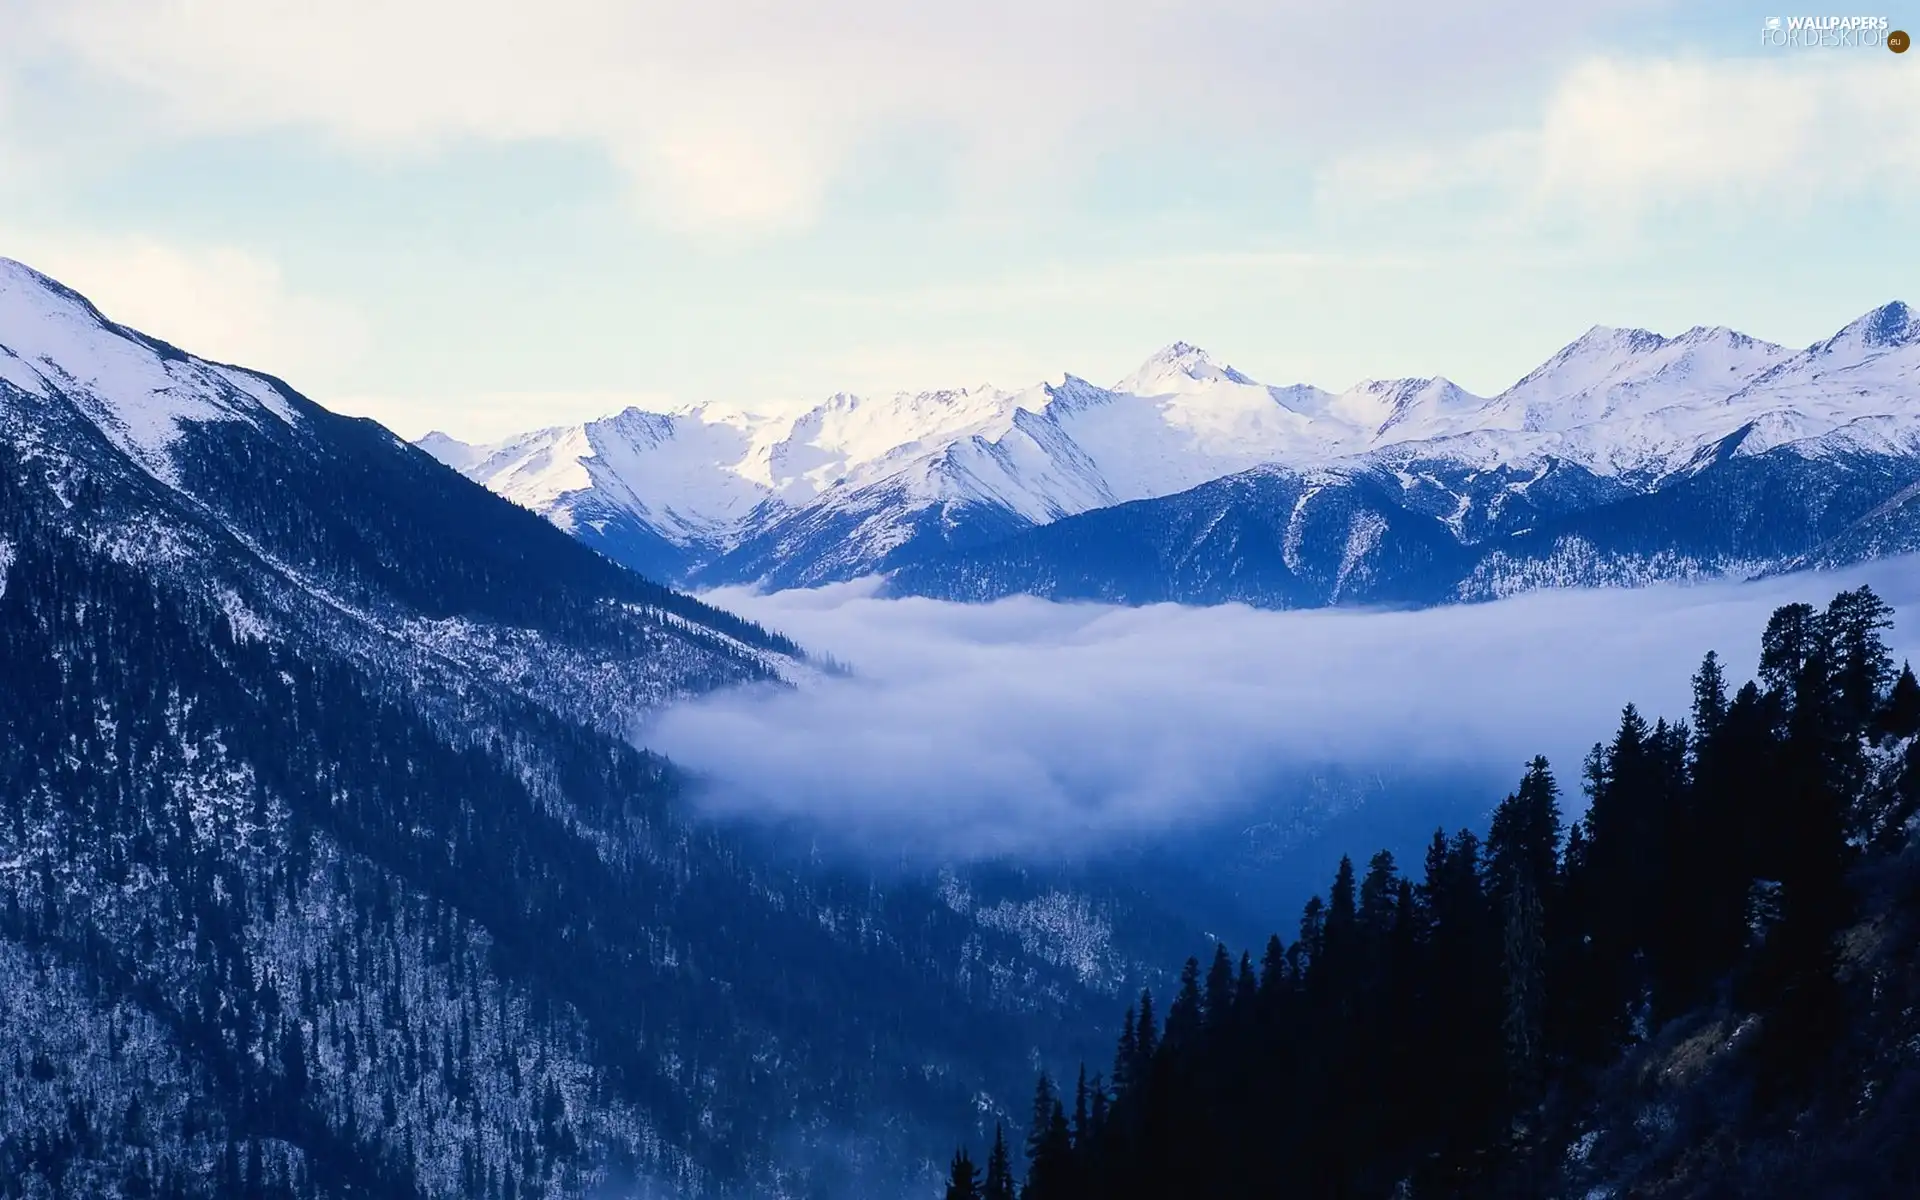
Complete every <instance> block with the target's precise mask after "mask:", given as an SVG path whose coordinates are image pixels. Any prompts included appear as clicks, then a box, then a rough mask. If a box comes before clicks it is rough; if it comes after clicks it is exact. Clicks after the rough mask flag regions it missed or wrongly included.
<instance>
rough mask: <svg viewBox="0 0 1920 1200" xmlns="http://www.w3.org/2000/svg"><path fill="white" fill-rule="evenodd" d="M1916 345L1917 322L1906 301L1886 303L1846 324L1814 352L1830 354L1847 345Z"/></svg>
mask: <svg viewBox="0 0 1920 1200" xmlns="http://www.w3.org/2000/svg"><path fill="white" fill-rule="evenodd" d="M1915 343H1920V320H1916V319H1915V317H1914V315H1913V309H1912V308H1911V307H1910V306H1909V305H1908V304H1907V302H1906V301H1904V300H1889V301H1887V303H1885V304H1882V305H1881V306H1880V307H1878V308H1876V309H1873V310H1872V311H1871V312H1867V313H1863V314H1861V315H1860V316H1858V317H1856V318H1854V319H1853V320H1852V321H1849V322H1848V323H1847V324H1846V325H1845V326H1844V327H1843V328H1842V329H1841V330H1840V331H1839V332H1838V333H1836V334H1834V335H1833V336H1832V337H1830V338H1828V339H1827V340H1826V341H1824V342H1821V343H1819V344H1818V345H1817V346H1816V347H1815V349H1819V350H1832V349H1834V348H1836V347H1838V346H1844V345H1848V344H1857V345H1860V346H1866V347H1871V348H1874V349H1888V348H1891V347H1894V346H1910V345H1914V344H1915Z"/></svg>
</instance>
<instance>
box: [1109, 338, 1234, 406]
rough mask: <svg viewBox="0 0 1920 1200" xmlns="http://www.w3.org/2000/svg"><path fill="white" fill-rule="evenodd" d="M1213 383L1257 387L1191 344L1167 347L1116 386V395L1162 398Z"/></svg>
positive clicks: (1176, 344) (1177, 344)
mask: <svg viewBox="0 0 1920 1200" xmlns="http://www.w3.org/2000/svg"><path fill="white" fill-rule="evenodd" d="M1210 383H1237V384H1248V385H1251V384H1253V380H1251V379H1249V378H1247V377H1246V376H1245V375H1242V374H1241V373H1240V372H1238V371H1236V370H1234V369H1233V368H1232V367H1230V366H1227V365H1226V364H1224V363H1221V362H1218V361H1216V360H1215V359H1214V357H1213V356H1212V355H1210V354H1208V353H1207V352H1206V351H1205V350H1202V349H1201V348H1200V347H1198V346H1195V345H1193V344H1192V343H1190V342H1174V343H1172V344H1171V345H1168V346H1164V347H1162V348H1161V349H1160V350H1158V351H1157V352H1155V353H1154V355H1153V356H1152V357H1151V358H1149V359H1147V361H1146V362H1143V363H1141V364H1140V367H1139V369H1138V370H1136V371H1134V373H1133V374H1131V375H1129V376H1127V377H1126V378H1125V379H1123V380H1121V381H1120V382H1119V383H1117V384H1115V385H1114V386H1113V390H1114V391H1116V392H1126V393H1128V394H1130V395H1135V396H1159V395H1165V394H1168V393H1177V392H1190V391H1194V390H1196V386H1199V387H1204V386H1205V385H1207V384H1210Z"/></svg>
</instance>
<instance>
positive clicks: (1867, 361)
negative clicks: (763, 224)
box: [421, 302, 1920, 585]
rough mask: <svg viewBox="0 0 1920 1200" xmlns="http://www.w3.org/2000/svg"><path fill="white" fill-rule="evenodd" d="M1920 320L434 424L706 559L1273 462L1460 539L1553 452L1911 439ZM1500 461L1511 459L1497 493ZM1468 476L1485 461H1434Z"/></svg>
mask: <svg viewBox="0 0 1920 1200" xmlns="http://www.w3.org/2000/svg"><path fill="white" fill-rule="evenodd" d="M1917 329H1920V323H1917V322H1916V321H1915V318H1914V316H1913V314H1912V312H1911V311H1910V310H1909V309H1908V308H1907V306H1906V305H1904V304H1900V303H1897V302H1896V303H1893V304H1889V305H1886V306H1884V307H1882V308H1879V309H1875V310H1874V311H1873V312H1871V313H1868V314H1867V315H1865V316H1863V317H1861V318H1860V319H1859V320H1857V321H1855V322H1853V323H1852V324H1850V325H1848V326H1847V327H1846V328H1845V329H1843V330H1841V331H1840V332H1839V333H1837V334H1835V335H1834V336H1833V337H1832V338H1829V339H1827V340H1825V341H1823V342H1820V343H1817V344H1816V345H1814V346H1811V347H1809V348H1807V349H1806V350H1804V351H1800V352H1798V353H1795V352H1792V351H1789V350H1787V349H1785V348H1783V347H1780V346H1777V345H1773V344H1772V343H1768V342H1762V341H1759V340H1756V339H1754V338H1751V337H1748V336H1746V335H1745V334H1741V333H1737V332H1735V331H1733V330H1730V329H1724V328H1708V327H1696V328H1694V329H1690V330H1688V331H1686V332H1685V333H1682V334H1679V335H1678V336H1675V337H1664V336H1662V335H1660V334H1657V333H1653V332H1650V331H1648V330H1644V329H1611V328H1605V327H1598V326H1596V327H1595V328H1593V329H1591V330H1589V331H1588V332H1587V333H1585V334H1583V335H1582V336H1581V337H1579V338H1578V339H1576V340H1575V341H1573V342H1572V343H1570V344H1568V345H1567V346H1566V347H1565V348H1563V349H1562V350H1560V351H1559V352H1558V353H1556V354H1554V355H1553V356H1552V357H1551V358H1549V359H1548V360H1547V361H1546V362H1545V363H1543V364H1541V366H1540V367H1538V368H1536V369H1535V370H1533V371H1531V372H1529V373H1528V374H1527V375H1525V376H1524V377H1523V378H1521V379H1520V380H1519V381H1518V382H1516V383H1515V384H1514V385H1513V386H1511V387H1509V388H1507V389H1506V390H1505V391H1503V392H1501V393H1500V394H1499V395H1497V396H1493V397H1480V396H1476V395H1474V394H1472V393H1470V392H1467V391H1465V390H1463V389H1461V388H1460V387H1458V386H1456V385H1455V384H1453V383H1452V382H1450V381H1448V380H1446V379H1442V378H1426V379H1419V378H1416V379H1389V380H1369V381H1366V382H1362V383H1359V384H1356V385H1355V386H1353V387H1351V388H1349V389H1347V390H1346V391H1344V392H1339V393H1332V392H1327V391H1324V390H1321V389H1319V388H1315V387H1311V386H1307V385H1290V386H1282V387H1275V386H1268V385H1266V384H1263V383H1260V382H1258V381H1255V380H1253V379H1251V378H1250V377H1248V376H1247V375H1246V374H1245V373H1243V372H1241V371H1238V370H1236V369H1234V368H1233V367H1231V366H1227V365H1225V364H1223V363H1221V362H1219V361H1217V360H1216V359H1214V358H1212V357H1211V356H1209V355H1208V354H1207V353H1206V352H1205V351H1203V350H1200V349H1199V348H1198V347H1195V346H1191V345H1188V344H1186V343H1184V342H1176V343H1174V344H1172V345H1170V346H1168V347H1166V348H1165V349H1164V350H1161V351H1160V352H1159V353H1157V354H1155V355H1154V356H1153V357H1151V358H1149V359H1148V360H1147V361H1146V362H1145V363H1143V364H1141V366H1140V367H1139V368H1138V369H1137V370H1135V371H1134V372H1132V373H1131V374H1129V375H1128V376H1127V377H1126V378H1124V379H1122V380H1120V381H1119V382H1118V383H1116V384H1114V385H1113V386H1112V387H1099V386H1096V385H1094V384H1091V383H1088V382H1087V381H1086V380H1084V379H1080V378H1078V377H1075V376H1073V375H1066V376H1064V377H1062V379H1061V381H1060V382H1059V383H1048V384H1041V385H1037V386H1034V387H1030V388H1027V389H1024V390H1020V391H1001V390H996V389H994V388H990V387H981V388H973V389H967V390H960V391H944V392H927V393H916V394H900V395H895V396H889V397H875V398H865V397H859V396H851V395H845V394H841V395H836V396H833V397H831V398H829V399H828V400H827V401H825V402H824V403H822V404H820V405H817V406H815V407H812V408H810V409H806V410H804V411H798V410H789V411H787V412H786V413H779V412H772V411H770V412H766V413H753V412H748V411H746V410H743V409H738V408H728V407H723V406H715V405H699V406H691V407H687V408H684V409H680V410H677V411H675V412H673V413H667V414H647V413H641V412H638V411H636V410H629V411H628V412H626V413H622V414H620V415H619V416H616V417H611V418H608V419H606V420H604V421H597V422H590V423H588V424H586V425H582V426H572V427H562V428H558V429H549V430H542V431H539V432H537V433H533V434H529V435H526V436H524V437H521V438H516V439H511V440H509V441H507V442H503V443H500V444H498V445H494V446H485V447H473V446H467V445H464V444H462V443H459V442H457V441H454V440H453V439H451V438H448V437H446V436H445V435H441V434H435V435H431V436H430V437H429V438H428V439H425V440H423V441H422V443H421V445H422V446H423V447H424V448H426V449H428V450H429V451H430V452H432V453H433V454H434V455H436V456H437V457H439V458H440V459H441V460H442V461H443V462H446V463H448V464H449V465H452V466H454V467H456V468H458V469H459V470H462V471H463V472H465V473H466V474H468V475H469V476H470V477H472V478H474V479H476V480H479V481H480V482H482V483H484V484H486V485H487V486H488V487H490V488H492V489H494V490H495V491H497V492H500V493H501V494H503V495H506V496H509V497H511V498H513V499H515V500H517V501H519V502H520V503H522V504H524V505H526V506H527V507H530V508H533V509H534V510H536V511H538V512H541V513H543V514H546V515H547V516H548V517H549V518H551V519H552V520H554V521H555V522H556V523H558V524H560V525H561V526H562V527H563V528H567V529H570V530H572V531H574V532H575V533H576V534H577V535H578V536H581V537H583V538H585V539H586V540H588V541H589V542H590V543H591V544H594V545H596V546H598V547H599V548H600V549H602V550H604V551H606V552H608V553H609V554H611V555H612V556H614V557H616V558H619V559H622V560H624V561H627V562H629V563H630V564H632V565H636V566H641V567H642V568H643V569H654V570H658V571H660V572H661V573H663V574H667V575H669V576H673V577H685V578H691V579H693V580H696V581H700V582H736V581H754V582H761V583H765V584H770V585H780V584H794V583H815V582H823V581H826V580H829V579H843V578H848V577H850V576H853V575H859V574H864V573H868V572H872V571H888V570H892V569H895V568H897V567H900V566H902V565H904V564H906V563H909V562H915V561H919V560H922V559H925V558H927V557H929V556H934V555H939V554H946V553H952V552H956V551H962V550H968V549H973V548H977V547H979V546H981V545H984V544H987V543H990V542H992V541H995V540H998V539H1000V538H1004V537H1007V536H1011V535H1012V534H1014V533H1017V532H1019V531H1020V530H1023V529H1029V528H1033V527H1035V526H1040V525H1045V524H1048V523H1049V522H1052V521H1056V520H1059V519H1060V518H1062V517H1067V516H1072V515H1075V514H1079V513H1085V512H1089V511H1092V510H1096V509H1101V508H1106V507H1109V506H1112V505H1116V504H1123V503H1126V502H1129V501H1136V500H1145V499H1152V498H1155V497H1162V496H1171V495H1174V494H1176V493H1179V492H1183V491H1186V490H1188V489H1190V488H1193V487H1196V486H1198V485H1200V484H1203V483H1206V482H1208V481H1209V480H1214V479H1219V478H1222V477H1224V476H1228V475H1232V474H1235V473H1237V472H1241V471H1245V470H1248V469H1250V468H1253V467H1256V466H1262V465H1273V466H1279V467H1282V468H1285V469H1287V470H1289V471H1294V472H1313V471H1320V470H1346V469H1355V470H1366V469H1373V468H1382V467H1384V468H1386V469H1389V470H1392V471H1394V472H1396V474H1397V475H1398V477H1399V479H1400V484H1401V486H1402V488H1403V489H1404V490H1406V491H1407V492H1409V494H1412V493H1415V492H1418V493H1420V495H1419V496H1417V497H1416V507H1420V508H1422V510H1423V511H1428V510H1430V511H1431V512H1432V515H1434V516H1436V517H1437V518H1439V519H1441V520H1443V521H1444V522H1445V523H1447V524H1448V525H1449V527H1451V528H1453V529H1454V531H1455V533H1456V535H1458V536H1461V537H1466V538H1470V537H1471V536H1472V535H1473V533H1474V531H1476V530H1479V531H1486V530H1497V529H1499V528H1501V527H1502V526H1501V520H1500V513H1499V511H1497V510H1500V509H1502V508H1505V509H1506V510H1507V511H1508V512H1509V513H1517V512H1519V511H1521V510H1523V509H1525V508H1526V507H1527V505H1526V504H1524V503H1521V502H1519V501H1518V500H1516V499H1515V498H1516V497H1519V496H1521V495H1523V494H1524V492H1525V491H1526V489H1527V488H1528V487H1530V486H1532V485H1531V482H1530V480H1532V479H1534V478H1536V477H1540V476H1543V475H1544V474H1545V473H1546V472H1547V471H1549V470H1550V469H1560V470H1562V471H1564V470H1566V469H1568V468H1578V469H1579V471H1580V472H1583V473H1584V474H1583V476H1582V478H1583V479H1585V480H1586V482H1584V483H1582V484H1581V485H1580V486H1579V487H1578V488H1576V489H1574V490H1575V491H1577V492H1578V494H1579V495H1581V496H1583V497H1585V498H1586V499H1587V500H1601V499H1607V498H1610V497H1611V496H1613V495H1614V493H1616V492H1618V491H1619V490H1621V489H1625V490H1628V491H1635V492H1638V491H1645V490H1648V489H1651V488H1656V487H1659V486H1660V485H1661V484H1662V482H1663V481H1666V480H1669V479H1672V478H1674V477H1676V476H1677V475H1679V474H1682V473H1684V472H1687V471H1690V470H1697V469H1699V468H1700V466H1701V465H1703V464H1704V463H1706V462H1708V461H1711V460H1713V459H1714V458H1715V457H1716V456H1719V455H1724V454H1749V455H1750V454H1758V453H1762V452H1764V451H1766V450H1769V449H1772V448H1775V447H1778V446H1782V445H1787V444H1794V445H1801V446H1809V445H1811V444H1812V443H1814V442H1816V441H1819V440H1820V439H1829V442H1830V445H1831V446H1832V447H1849V448H1852V449H1855V450H1858V449H1861V448H1863V447H1865V448H1872V449H1873V450H1874V451H1875V452H1897V453H1904V452H1905V451H1904V450H1900V449H1899V448H1900V447H1904V446H1907V445H1909V444H1911V443H1913V442H1914V441H1915V440H1916V439H1920V398H1917V395H1916V371H1917V370H1920V334H1917V333H1916V330H1917ZM1556 464H1557V466H1556ZM1487 472H1511V473H1515V478H1514V479H1513V480H1511V481H1508V484H1506V485H1503V487H1502V489H1498V490H1494V491H1490V490H1489V489H1488V488H1487V486H1486V485H1485V481H1484V480H1480V479H1479V477H1480V476H1481V475H1484V474H1485V473H1487ZM1456 474H1459V475H1461V476H1462V479H1465V478H1466V477H1467V476H1474V477H1475V479H1476V480H1478V482H1477V483H1476V484H1475V486H1474V487H1472V488H1467V487H1464V485H1456V484H1453V483H1444V482H1442V480H1443V479H1444V478H1448V477H1451V476H1453V475H1456ZM1561 482H1564V479H1563V480H1562V481H1561ZM1470 492H1471V493H1472V494H1469V493H1470ZM1508 525H1509V527H1511V528H1517V526H1512V523H1511V522H1509V523H1508ZM649 539H658V540H659V541H660V542H661V543H662V545H661V546H655V545H653V543H652V542H651V541H649Z"/></svg>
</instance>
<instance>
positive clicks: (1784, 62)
mask: <svg viewBox="0 0 1920 1200" xmlns="http://www.w3.org/2000/svg"><path fill="white" fill-rule="evenodd" d="M1910 67H1911V64H1909V63H1905V62H1902V61H1900V60H1899V59H1897V58H1895V57H1894V56H1893V55H1889V54H1877V55H1876V54H1869V53H1867V52H1866V51H1864V50H1861V51H1850V50H1849V51H1842V50H1833V51H1805V52H1782V53H1781V54H1779V55H1777V56H1768V57H1756V58H1743V59H1733V60H1724V61H1703V60H1637V61H1629V60H1621V59H1610V58H1603V59H1594V60H1590V61H1587V62H1584V63H1582V64H1580V65H1579V66H1577V67H1575V68H1574V69H1572V70H1571V71H1569V72H1568V73H1567V74H1566V75H1565V77H1564V78H1562V79H1561V80H1560V82H1559V83H1558V85H1557V86H1556V87H1555V88H1554V90H1553V91H1552V93H1551V95H1550V96H1549V97H1548V99H1547V101H1546V103H1545V105H1544V107H1543V109H1542V111H1541V115H1540V117H1539V119H1538V120H1537V121H1536V122H1535V123H1533V124H1532V125H1530V126H1523V127H1517V128H1509V129H1503V130H1498V131H1495V132H1492V133H1485V134H1480V135H1477V136H1473V137H1469V138H1464V139H1461V140H1459V141H1458V142H1457V143H1455V144H1451V145H1444V146H1404V145H1403V146H1400V147H1396V148H1393V149H1391V150H1380V149H1369V150H1367V151H1364V152H1358V153H1354V154H1350V155H1347V156H1344V157H1342V158H1340V159H1338V160H1336V161H1335V162H1334V163H1332V164H1331V165H1330V166H1329V167H1327V168H1326V169H1325V170H1324V171H1323V172H1322V174H1321V177H1320V189H1321V199H1322V203H1323V206H1324V207H1326V208H1328V209H1330V210H1339V209H1342V208H1345V207H1347V206H1351V205H1354V204H1366V203H1398V202H1403V201H1427V200H1430V199H1432V198H1433V197H1434V196H1436V195H1444V194H1449V193H1452V194H1469V195H1478V196H1481V197H1482V198H1486V197H1492V198H1493V199H1494V200H1495V201H1496V202H1495V203H1494V204H1492V205H1491V206H1490V211H1491V214H1492V215H1491V217H1490V219H1492V220H1496V221H1504V222H1515V221H1518V222H1523V223H1524V222H1552V221H1556V220H1558V219H1560V218H1562V217H1563V216H1565V215H1568V214H1572V215H1574V216H1577V217H1579V218H1581V219H1583V220H1588V221H1598V222H1602V223H1607V224H1618V223H1627V222H1631V221H1635V220H1639V219H1642V218H1646V217H1649V216H1653V215H1657V214H1659V213H1660V212H1662V211H1666V210H1671V209H1674V208H1677V207H1679V206H1682V205H1695V204H1698V203H1699V202H1703V201H1704V202H1707V203H1708V204H1709V205H1714V206H1719V207H1720V208H1721V209H1722V210H1723V211H1724V210H1725V209H1726V208H1729V207H1730V208H1735V209H1738V208H1745V209H1747V210H1749V211H1751V210H1755V209H1772V210H1776V211H1777V210H1778V209H1780V208H1781V207H1782V206H1788V207H1792V208H1795V209H1802V208H1810V207H1811V206H1813V205H1815V204H1817V203H1819V202H1822V201H1830V200H1834V199H1845V198H1849V197H1857V196H1862V195H1875V196H1879V197H1881V198H1887V197H1892V196H1898V195H1912V194H1913V193H1914V192H1916V191H1920V186H1917V185H1920V74H1916V73H1915V72H1914V71H1912V70H1911V69H1908V68H1910Z"/></svg>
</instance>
